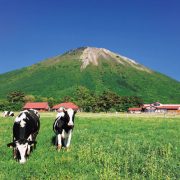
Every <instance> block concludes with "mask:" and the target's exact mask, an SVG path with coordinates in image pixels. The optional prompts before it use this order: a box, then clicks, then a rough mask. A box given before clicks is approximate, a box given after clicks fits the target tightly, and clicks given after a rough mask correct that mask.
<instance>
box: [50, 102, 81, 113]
mask: <svg viewBox="0 0 180 180" xmlns="http://www.w3.org/2000/svg"><path fill="white" fill-rule="evenodd" d="M60 107H64V108H72V109H73V110H75V111H77V110H78V109H79V107H78V106H77V105H76V104H74V103H72V102H64V103H60V104H57V105H55V106H53V107H52V110H54V111H58V109H59V108H60Z"/></svg>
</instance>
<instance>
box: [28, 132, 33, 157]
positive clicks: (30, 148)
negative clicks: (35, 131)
mask: <svg viewBox="0 0 180 180" xmlns="http://www.w3.org/2000/svg"><path fill="white" fill-rule="evenodd" d="M28 141H32V135H30V136H29V137H28ZM32 150H33V147H32V146H31V145H29V144H28V148H27V155H28V156H29V155H30V152H31V151H32Z"/></svg>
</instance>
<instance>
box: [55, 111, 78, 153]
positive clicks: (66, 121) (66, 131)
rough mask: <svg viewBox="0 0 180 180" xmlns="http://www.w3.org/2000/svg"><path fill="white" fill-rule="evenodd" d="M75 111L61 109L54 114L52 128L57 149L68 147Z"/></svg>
mask: <svg viewBox="0 0 180 180" xmlns="http://www.w3.org/2000/svg"><path fill="white" fill-rule="evenodd" d="M75 114H76V111H74V110H73V109H64V108H63V109H62V110H61V112H59V113H58V114H57V116H56V119H55V121H54V124H53V130H54V132H55V134H56V143H55V144H56V146H57V149H58V151H59V150H60V149H61V148H62V147H65V148H69V146H70V143H71V136H72V131H73V128H74V117H75Z"/></svg>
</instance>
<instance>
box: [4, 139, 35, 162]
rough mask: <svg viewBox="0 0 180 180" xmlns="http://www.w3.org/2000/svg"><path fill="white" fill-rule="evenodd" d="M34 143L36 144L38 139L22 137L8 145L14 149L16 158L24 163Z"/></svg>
mask: <svg viewBox="0 0 180 180" xmlns="http://www.w3.org/2000/svg"><path fill="white" fill-rule="evenodd" d="M34 144H36V141H30V140H26V139H20V140H18V141H13V142H11V143H9V144H7V146H8V147H10V148H13V149H14V158H15V159H17V160H18V161H19V163H21V164H24V163H25V162H26V160H27V157H28V156H29V154H30V150H31V146H33V145H34Z"/></svg>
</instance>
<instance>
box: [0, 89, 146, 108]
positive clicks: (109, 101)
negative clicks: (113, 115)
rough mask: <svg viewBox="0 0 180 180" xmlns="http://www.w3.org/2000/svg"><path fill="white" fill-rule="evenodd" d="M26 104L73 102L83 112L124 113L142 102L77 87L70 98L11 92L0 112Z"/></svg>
mask: <svg viewBox="0 0 180 180" xmlns="http://www.w3.org/2000/svg"><path fill="white" fill-rule="evenodd" d="M26 102H48V103H49V106H50V107H53V106H54V105H56V104H59V103H62V102H74V103H75V104H77V105H78V106H79V107H80V111H84V112H124V111H127V110H128V108H129V107H134V106H135V107H139V106H141V105H142V104H143V100H142V98H140V97H137V96H119V95H117V94H116V93H114V92H111V91H104V92H102V93H101V94H96V93H94V92H92V91H90V90H89V89H87V88H86V87H83V86H78V87H77V89H76V90H75V91H74V93H73V94H72V96H64V97H62V98H54V97H41V96H34V95H30V94H25V93H24V92H22V91H18V90H17V91H12V92H10V93H8V94H7V98H6V99H2V100H0V111H4V110H13V111H20V110H22V107H23V106H24V104H25V103H26Z"/></svg>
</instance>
